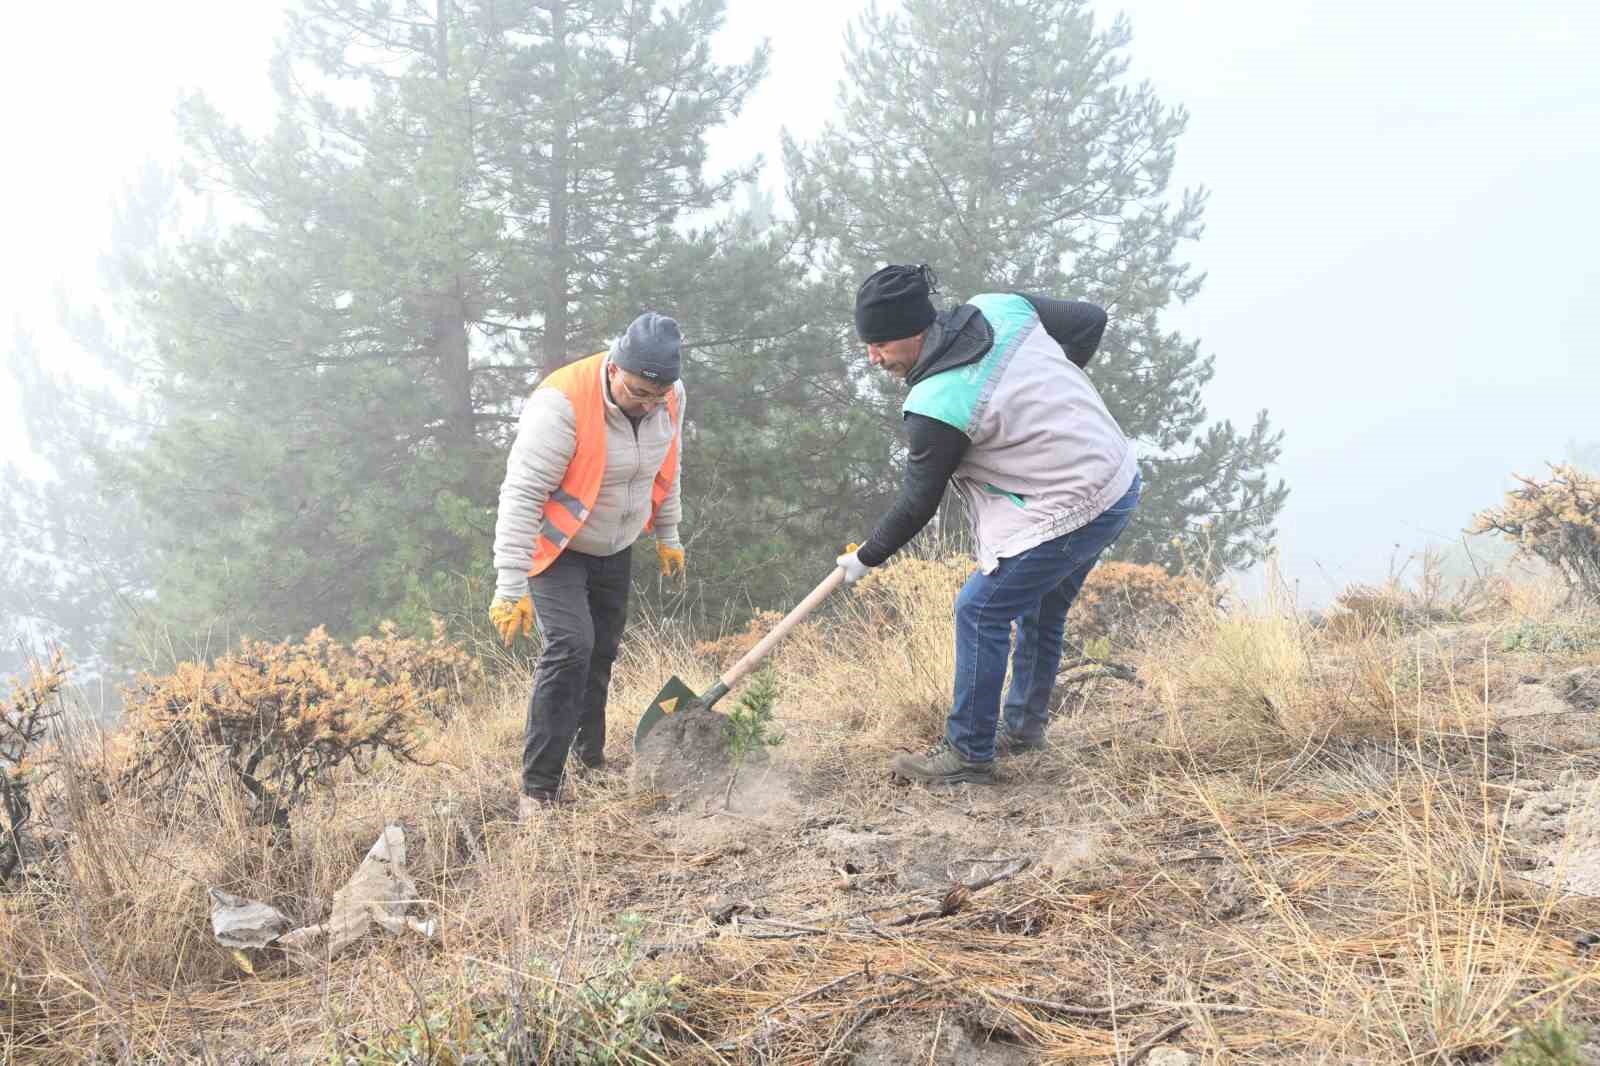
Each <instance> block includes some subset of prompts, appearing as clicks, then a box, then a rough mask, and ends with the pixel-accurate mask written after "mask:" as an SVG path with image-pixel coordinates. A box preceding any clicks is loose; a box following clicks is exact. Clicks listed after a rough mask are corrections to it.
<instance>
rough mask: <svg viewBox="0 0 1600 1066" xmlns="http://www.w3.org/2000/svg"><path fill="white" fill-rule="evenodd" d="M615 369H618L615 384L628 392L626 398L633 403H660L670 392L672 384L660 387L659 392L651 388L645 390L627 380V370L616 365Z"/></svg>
mask: <svg viewBox="0 0 1600 1066" xmlns="http://www.w3.org/2000/svg"><path fill="white" fill-rule="evenodd" d="M617 371H618V373H617V385H618V386H620V387H621V389H622V391H623V392H625V393H627V394H628V399H629V400H631V401H632V402H634V403H640V404H653V403H661V402H662V401H663V400H665V399H666V398H667V395H668V394H669V393H671V392H672V386H671V385H668V386H667V387H666V388H664V389H662V390H661V391H659V392H656V391H653V390H652V391H646V390H644V389H643V388H641V387H639V386H637V385H634V384H633V383H632V382H630V381H629V380H628V373H627V371H625V370H623V369H622V368H621V367H618V368H617Z"/></svg>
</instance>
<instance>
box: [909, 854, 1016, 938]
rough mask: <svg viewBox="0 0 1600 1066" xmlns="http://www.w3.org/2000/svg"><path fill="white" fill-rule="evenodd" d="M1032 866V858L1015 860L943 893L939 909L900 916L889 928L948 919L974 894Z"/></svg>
mask: <svg viewBox="0 0 1600 1066" xmlns="http://www.w3.org/2000/svg"><path fill="white" fill-rule="evenodd" d="M1032 865H1033V859H1032V858H1022V859H1017V860H1016V861H1014V862H1012V863H1011V864H1010V865H1009V866H1007V867H1006V868H1005V869H1003V870H1000V871H998V872H996V873H994V874H991V875H990V876H988V877H981V878H979V879H978V880H976V881H969V882H967V883H966V884H959V885H956V886H955V887H954V888H952V889H951V890H950V891H949V892H946V893H945V895H944V899H942V900H940V902H939V908H938V909H937V910H931V911H918V912H916V913H915V914H906V915H902V916H900V917H899V918H896V919H895V920H894V921H892V922H890V923H889V928H891V929H894V928H899V927H902V926H907V925H916V924H917V923H918V922H927V921H933V920H934V919H936V918H948V917H950V916H951V915H952V914H955V913H956V912H957V911H959V910H960V909H961V908H962V907H963V906H965V905H966V903H967V901H968V900H969V899H971V898H972V894H973V893H974V892H981V891H982V890H983V889H986V888H988V887H989V886H990V885H996V884H999V883H1000V882H1001V881H1005V880H1007V879H1009V878H1012V877H1015V876H1017V874H1019V873H1021V872H1022V871H1024V870H1026V869H1027V868H1028V867H1030V866H1032Z"/></svg>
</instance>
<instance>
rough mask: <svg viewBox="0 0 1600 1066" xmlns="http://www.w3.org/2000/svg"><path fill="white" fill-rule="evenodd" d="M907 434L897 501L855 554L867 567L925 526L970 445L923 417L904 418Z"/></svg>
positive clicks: (967, 439)
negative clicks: (908, 449) (905, 456)
mask: <svg viewBox="0 0 1600 1066" xmlns="http://www.w3.org/2000/svg"><path fill="white" fill-rule="evenodd" d="M906 431H907V433H908V434H909V435H910V438H911V442H910V444H911V448H910V454H909V456H908V457H907V460H906V478H905V481H904V483H903V484H902V485H901V486H900V498H899V499H897V500H895V503H894V506H893V507H891V508H890V509H889V513H888V514H886V515H884V516H883V518H882V519H880V520H879V522H878V527H877V528H876V529H874V530H873V531H872V536H870V537H868V538H867V542H866V543H865V544H863V545H862V546H861V548H860V549H859V550H858V551H857V553H856V558H858V559H860V560H861V561H862V562H863V563H865V564H867V565H868V566H878V565H880V564H882V563H883V561H884V560H885V559H887V558H889V556H891V555H893V554H894V553H895V552H897V551H899V550H900V549H901V548H903V547H905V544H906V542H907V541H909V540H910V539H911V538H912V537H914V536H916V535H917V534H918V533H919V532H921V530H922V527H923V526H925V525H927V524H928V521H929V519H931V518H932V517H933V515H934V512H935V511H937V510H938V509H939V501H940V500H942V499H943V498H944V487H945V485H946V484H948V483H949V481H950V475H951V474H954V473H955V472H956V467H958V466H960V465H961V458H962V456H964V455H966V454H967V448H968V447H969V446H970V445H971V444H972V439H971V438H970V437H968V436H967V435H966V434H965V433H963V432H961V431H960V430H959V429H956V428H955V427H954V426H950V425H947V424H945V423H944V422H941V421H939V420H938V419H936V418H929V417H927V416H926V415H917V414H908V415H906Z"/></svg>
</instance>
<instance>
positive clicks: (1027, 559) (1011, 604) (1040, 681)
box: [945, 475, 1141, 762]
mask: <svg viewBox="0 0 1600 1066" xmlns="http://www.w3.org/2000/svg"><path fill="white" fill-rule="evenodd" d="M1140 484H1141V481H1140V478H1139V477H1138V476H1137V475H1136V476H1135V477H1134V479H1133V484H1132V486H1130V487H1129V489H1128V491H1127V493H1126V494H1125V495H1124V496H1123V497H1122V499H1120V500H1118V501H1117V502H1116V503H1114V504H1112V505H1111V507H1110V508H1109V509H1108V510H1107V511H1106V512H1105V513H1104V514H1102V515H1100V517H1099V518H1096V519H1095V520H1094V521H1093V522H1090V523H1089V524H1088V525H1086V526H1083V527H1082V528H1080V529H1075V530H1073V531H1072V532H1071V533H1067V534H1065V535H1063V536H1060V537H1057V538H1056V539H1055V540H1047V541H1045V542H1044V543H1043V544H1040V545H1039V546H1038V547H1035V548H1029V549H1028V550H1027V551H1025V552H1023V553H1022V554H1021V555H1015V556H1012V557H1011V558H1009V559H1001V560H1000V565H999V566H998V567H997V568H996V569H995V571H994V573H992V574H983V573H978V574H973V575H972V577H971V578H969V579H968V580H967V583H966V584H965V585H964V586H962V589H961V594H960V595H959V596H957V597H956V686H955V688H956V691H955V709H954V710H952V711H951V712H950V718H949V720H948V722H947V723H946V725H945V739H947V740H948V741H949V742H950V745H951V747H953V748H955V750H956V751H957V752H958V753H959V754H960V755H961V756H962V758H964V759H966V760H967V761H968V762H987V761H988V760H990V759H992V758H994V741H995V727H996V726H997V725H998V723H999V720H1000V687H1001V685H1003V684H1004V683H1005V679H1006V659H1007V657H1008V655H1009V657H1010V659H1011V689H1010V691H1008V692H1007V693H1006V701H1005V720H1006V732H1007V733H1009V734H1011V735H1012V736H1013V737H1016V738H1017V739H1018V740H1024V741H1038V740H1041V739H1042V738H1043V737H1044V731H1045V726H1047V725H1048V724H1049V722H1050V693H1051V691H1052V690H1053V689H1054V688H1055V681H1056V670H1057V669H1058V668H1059V667H1060V666H1061V642H1062V639H1063V638H1064V637H1065V636H1066V631H1067V608H1069V607H1071V606H1072V601H1073V600H1075V599H1076V598H1077V596H1078V591H1079V590H1080V589H1082V588H1083V579H1084V578H1086V577H1088V576H1089V571H1090V569H1092V568H1093V567H1094V564H1095V563H1096V562H1098V561H1099V559H1100V553H1101V552H1103V551H1105V550H1106V549H1107V548H1109V547H1110V546H1111V545H1112V543H1113V542H1115V541H1116V539H1117V537H1118V536H1119V535H1121V533H1122V531H1123V529H1124V528H1125V527H1126V526H1127V524H1128V519H1130V518H1131V517H1133V510H1134V508H1135V507H1137V506H1138V505H1139V487H1140ZM1012 622H1016V623H1017V645H1016V650H1015V651H1014V652H1013V651H1012V649H1011V623H1012Z"/></svg>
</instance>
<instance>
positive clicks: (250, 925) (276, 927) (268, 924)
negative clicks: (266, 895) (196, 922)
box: [207, 888, 289, 948]
mask: <svg viewBox="0 0 1600 1066" xmlns="http://www.w3.org/2000/svg"><path fill="white" fill-rule="evenodd" d="M207 891H208V893H209V894H210V896H211V933H212V935H213V936H215V937H216V938H217V943H219V944H221V945H222V946H223V947H227V948H263V947H266V946H267V945H268V944H270V943H272V942H273V941H274V940H277V939H278V937H279V936H280V935H282V933H283V931H284V930H285V929H288V928H289V919H288V918H286V917H284V915H283V914H282V912H280V911H279V910H278V909H277V908H276V907H273V906H271V905H269V904H266V903H262V902H260V901H259V900H253V899H245V898H244V897H243V896H235V895H234V894H233V893H231V892H224V891H222V890H221V889H220V888H212V889H208V890H207Z"/></svg>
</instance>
